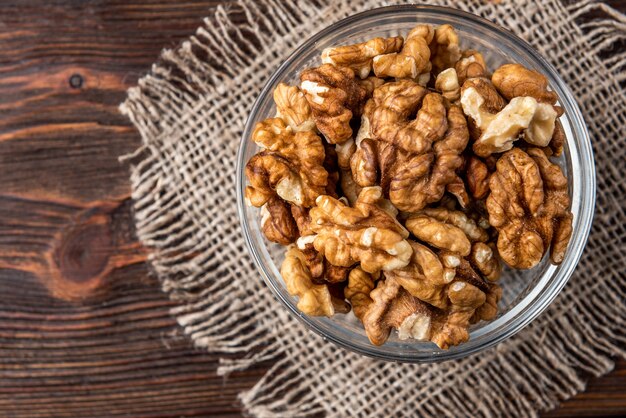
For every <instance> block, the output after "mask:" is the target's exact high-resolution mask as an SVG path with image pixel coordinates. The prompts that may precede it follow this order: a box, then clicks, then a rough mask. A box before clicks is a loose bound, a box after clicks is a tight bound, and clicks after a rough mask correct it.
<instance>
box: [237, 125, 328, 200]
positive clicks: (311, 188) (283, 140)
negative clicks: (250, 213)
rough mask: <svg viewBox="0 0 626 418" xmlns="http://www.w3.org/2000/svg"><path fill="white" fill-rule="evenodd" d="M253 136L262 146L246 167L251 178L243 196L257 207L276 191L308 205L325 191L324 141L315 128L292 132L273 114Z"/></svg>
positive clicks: (257, 128)
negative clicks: (313, 130) (313, 129)
mask: <svg viewBox="0 0 626 418" xmlns="http://www.w3.org/2000/svg"><path fill="white" fill-rule="evenodd" d="M252 140H253V141H254V142H255V143H256V144H257V145H258V146H259V147H261V148H262V151H261V152H259V153H258V154H256V155H254V156H253V157H252V158H250V160H249V161H248V163H247V164H246V168H245V172H246V177H248V180H249V182H250V185H249V186H247V187H246V190H245V196H246V199H247V201H248V202H249V203H250V204H251V205H252V206H256V207H260V206H262V205H264V204H265V203H266V202H267V201H268V200H269V199H270V198H271V197H272V196H275V195H278V196H280V197H281V198H282V199H284V200H286V201H288V202H290V203H293V204H295V205H298V206H305V207H311V206H313V205H314V204H315V199H316V198H317V197H318V196H320V195H322V194H325V193H326V186H327V184H328V173H327V172H326V170H325V169H324V167H323V163H324V159H325V152H324V145H323V143H322V139H321V138H320V137H319V136H317V135H316V134H315V133H314V132H312V131H305V132H293V131H292V130H291V128H289V126H287V124H286V123H285V122H284V121H283V120H282V119H279V118H272V119H266V120H264V121H262V122H259V123H258V124H257V125H256V127H255V128H254V132H253V133H252Z"/></svg>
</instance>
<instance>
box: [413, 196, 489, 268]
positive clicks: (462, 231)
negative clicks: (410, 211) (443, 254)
mask: <svg viewBox="0 0 626 418" xmlns="http://www.w3.org/2000/svg"><path fill="white" fill-rule="evenodd" d="M405 225H406V227H407V229H408V230H409V231H411V232H412V233H413V235H415V236H416V237H417V238H418V239H419V240H421V241H423V242H426V243H428V244H430V245H432V246H434V247H436V248H439V249H442V250H447V251H451V252H456V253H459V254H460V255H461V256H463V257H467V256H468V255H469V254H470V252H471V250H472V243H473V242H487V240H488V239H489V234H488V233H487V231H485V230H484V229H483V228H481V227H480V226H478V224H477V223H476V221H474V220H473V219H471V218H469V217H468V216H467V215H466V214H465V213H463V212H461V211H457V210H450V209H446V208H441V207H439V208H426V209H424V210H422V211H421V212H420V213H417V214H414V215H411V216H409V217H408V218H407V220H406V222H405Z"/></svg>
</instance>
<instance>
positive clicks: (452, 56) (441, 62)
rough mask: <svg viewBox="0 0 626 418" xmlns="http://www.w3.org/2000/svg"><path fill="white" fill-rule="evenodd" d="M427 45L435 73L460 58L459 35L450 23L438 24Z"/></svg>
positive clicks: (451, 65) (450, 65)
mask: <svg viewBox="0 0 626 418" xmlns="http://www.w3.org/2000/svg"><path fill="white" fill-rule="evenodd" d="M429 46H430V60H431V62H432V65H433V72H434V73H435V74H439V73H440V72H441V71H443V70H445V69H448V68H451V67H453V66H454V64H455V63H456V62H457V61H458V60H459V59H460V58H461V49H460V48H459V36H458V35H457V33H456V31H455V30H454V28H453V27H452V26H451V25H448V24H445V25H441V26H438V27H437V28H436V29H435V36H434V37H433V40H432V42H431V43H430V45H429Z"/></svg>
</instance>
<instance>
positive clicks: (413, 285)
mask: <svg viewBox="0 0 626 418" xmlns="http://www.w3.org/2000/svg"><path fill="white" fill-rule="evenodd" d="M409 244H411V247H412V248H413V255H412V257H411V261H410V263H409V264H408V265H407V266H406V267H403V268H401V269H396V270H392V271H388V272H385V277H386V278H387V279H393V280H395V281H396V282H397V283H399V284H400V285H401V286H402V287H403V288H404V289H405V290H406V291H407V292H409V293H410V294H411V295H412V296H414V297H416V298H418V299H420V300H421V301H423V302H427V303H429V304H430V305H432V306H435V307H437V308H441V309H446V308H447V307H448V297H447V294H446V286H447V285H448V284H449V283H450V282H452V280H453V279H454V278H455V275H456V272H455V269H454V268H446V267H444V265H443V264H442V262H441V260H440V259H439V256H438V255H437V254H435V253H434V252H433V251H432V250H431V249H430V248H428V247H427V246H425V245H422V244H419V243H417V242H415V241H409Z"/></svg>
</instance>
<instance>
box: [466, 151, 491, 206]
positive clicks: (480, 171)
mask: <svg viewBox="0 0 626 418" xmlns="http://www.w3.org/2000/svg"><path fill="white" fill-rule="evenodd" d="M490 175H491V173H490V171H489V168H488V167H487V164H485V163H484V162H483V161H482V160H481V159H480V158H478V157H476V156H475V155H472V156H470V157H469V159H468V161H467V167H466V169H465V178H466V180H467V186H468V188H469V192H470V194H471V195H472V197H473V198H474V199H484V198H486V197H487V195H488V194H489V176H490Z"/></svg>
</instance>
